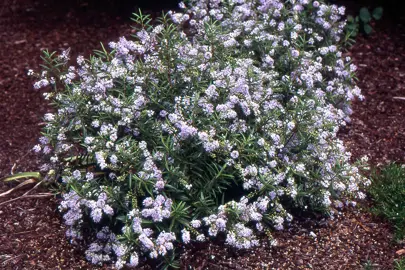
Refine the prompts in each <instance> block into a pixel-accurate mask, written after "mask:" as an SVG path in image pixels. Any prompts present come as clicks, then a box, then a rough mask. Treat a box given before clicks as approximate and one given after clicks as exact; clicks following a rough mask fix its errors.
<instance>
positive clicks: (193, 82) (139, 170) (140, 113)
mask: <svg viewBox="0 0 405 270" xmlns="http://www.w3.org/2000/svg"><path fill="white" fill-rule="evenodd" d="M180 7H181V8H182V9H184V12H183V13H174V12H169V13H167V14H165V15H163V16H162V17H161V18H160V19H159V20H158V24H157V25H155V26H154V25H151V23H150V21H151V19H150V16H147V15H143V14H142V13H139V14H135V15H134V20H135V22H136V23H137V29H136V30H137V31H136V34H135V36H134V37H133V40H129V39H126V38H124V37H122V38H120V40H119V41H117V42H111V43H110V44H109V47H110V48H109V49H106V48H104V47H103V48H102V50H100V51H96V52H95V56H91V57H90V58H89V59H85V58H83V57H78V58H77V65H76V66H70V67H69V66H68V64H67V63H68V58H69V55H68V53H67V52H63V53H62V54H61V55H57V54H54V53H49V52H44V56H43V58H44V70H43V71H42V72H41V73H39V74H37V76H38V77H39V80H38V81H37V82H36V83H35V85H34V87H35V88H41V87H44V86H51V87H52V89H51V90H50V91H49V92H47V93H45V98H46V99H49V100H51V101H52V104H53V105H54V107H55V110H54V112H53V113H48V114H46V115H45V121H46V126H45V128H44V130H43V137H41V138H40V143H39V144H38V145H36V146H35V147H34V150H35V151H36V152H40V153H42V154H44V155H45V157H46V160H47V162H46V163H45V164H43V166H42V168H41V169H42V170H43V171H44V172H45V173H47V177H48V178H50V177H51V176H52V177H53V178H54V179H55V180H56V181H59V182H60V186H61V190H62V193H63V195H62V197H63V200H62V201H61V203H60V210H61V211H62V212H63V213H64V220H65V223H66V225H67V226H68V228H69V229H68V231H67V236H68V237H70V238H72V239H73V240H81V239H83V238H84V235H83V232H87V235H85V236H86V238H87V239H90V240H91V244H90V245H89V246H88V249H87V251H86V257H87V258H88V259H89V260H90V261H91V262H92V263H94V264H102V263H104V262H114V263H115V266H116V267H117V268H121V267H123V266H124V265H129V266H136V265H138V263H139V262H140V261H142V260H144V259H145V257H146V256H147V257H150V258H154V259H160V260H161V261H162V267H177V266H178V264H177V262H176V259H175V257H176V256H175V254H174V248H175V247H176V246H178V245H179V244H187V243H190V241H208V240H210V239H212V238H214V237H216V236H218V235H219V234H221V235H223V236H224V237H225V239H226V240H225V241H226V244H227V245H229V246H231V247H234V248H237V249H246V248H251V247H254V246H257V245H259V241H258V240H257V238H256V235H257V234H258V233H261V232H264V231H268V229H270V228H271V229H275V230H281V229H283V227H284V226H285V224H286V223H288V222H290V221H291V219H292V218H293V217H292V215H291V212H292V210H296V209H299V210H301V211H321V212H323V213H327V212H328V211H329V210H330V209H331V207H343V206H344V205H351V204H353V203H354V202H353V199H361V198H364V196H365V194H364V193H362V192H361V191H360V189H361V187H362V186H363V185H366V184H368V181H367V179H365V178H364V177H363V176H361V175H360V173H359V169H358V167H356V166H354V165H352V164H350V162H349V160H350V153H348V152H346V151H345V148H344V146H343V142H342V141H341V140H339V139H338V138H337V132H338V130H339V127H341V126H342V125H345V124H346V121H347V120H348V117H349V115H350V112H351V109H350V101H351V100H353V99H355V98H360V99H362V97H363V96H362V95H361V92H360V89H359V88H358V87H357V86H355V78H356V77H355V70H356V66H355V65H353V64H352V62H351V59H350V57H344V56H343V54H342V51H341V50H342V49H343V48H342V35H343V31H344V25H345V22H344V21H342V16H343V15H344V11H345V9H344V8H343V7H337V6H335V5H332V6H329V5H326V4H324V3H323V2H322V1H310V0H299V1H295V0H290V1H278V0H271V1H266V0H263V1H250V0H238V1H228V0H223V1H220V0H210V1H206V0H200V1H190V8H187V7H186V6H185V5H184V4H183V3H181V4H180ZM185 30H186V31H185ZM185 32H187V34H186V33H185ZM89 232H92V233H89ZM269 235H270V231H269Z"/></svg>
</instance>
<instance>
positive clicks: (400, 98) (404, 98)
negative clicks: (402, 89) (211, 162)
mask: <svg viewBox="0 0 405 270" xmlns="http://www.w3.org/2000/svg"><path fill="white" fill-rule="evenodd" d="M392 98H393V99H399V100H405V97H392Z"/></svg>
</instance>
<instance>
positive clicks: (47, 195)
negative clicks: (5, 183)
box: [0, 180, 53, 206]
mask: <svg viewBox="0 0 405 270" xmlns="http://www.w3.org/2000/svg"><path fill="white" fill-rule="evenodd" d="M42 181H43V180H42ZM42 181H40V182H38V183H37V184H36V185H35V186H34V187H33V188H31V189H30V190H28V191H27V192H25V193H24V194H23V195H21V196H20V197H17V198H14V199H10V200H8V201H5V202H2V203H0V206H2V205H3V204H6V203H10V202H14V201H16V200H19V199H30V198H43V197H49V196H53V194H52V193H39V194H36V195H29V193H30V192H31V191H33V190H34V189H36V188H37V187H38V186H39V185H40V184H41V183H42Z"/></svg>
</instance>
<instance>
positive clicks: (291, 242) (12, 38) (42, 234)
mask: <svg viewBox="0 0 405 270" xmlns="http://www.w3.org/2000/svg"><path fill="white" fill-rule="evenodd" d="M94 1H95V0H92V1H87V5H83V2H85V1H79V0H77V1H76V3H75V4H74V5H73V6H74V8H72V6H68V5H67V4H66V3H65V4H57V3H58V1H56V0H43V1H37V2H34V1H31V0H19V1H16V0H14V1H13V0H10V1H7V2H10V3H11V4H10V5H8V6H6V4H5V3H6V2H3V5H1V4H0V14H1V16H0V116H1V118H0V138H1V140H0V177H1V176H4V175H7V174H9V173H10V171H11V168H12V167H13V165H14V164H16V165H15V167H14V171H15V172H19V171H27V170H37V166H38V163H39V160H38V158H37V157H36V156H35V155H34V154H32V153H31V152H30V149H31V148H32V147H33V145H35V144H36V143H37V139H38V137H39V135H40V125H39V124H40V123H41V118H42V116H43V114H44V113H45V112H46V111H47V109H48V106H47V105H46V103H45V102H44V100H43V99H42V97H41V93H40V92H38V91H34V90H33V88H32V81H31V80H30V79H29V78H28V77H27V76H26V72H27V70H28V69H29V68H33V69H36V70H38V68H39V63H40V58H39V55H40V52H41V50H42V49H44V48H48V49H49V50H50V51H54V50H56V51H60V50H62V49H66V48H68V47H71V48H72V52H73V56H75V55H78V54H84V55H88V54H89V53H91V51H90V49H94V48H98V47H99V42H100V41H102V42H104V43H106V42H108V41H111V40H114V39H117V38H118V37H119V36H122V35H129V34H130V33H131V29H130V24H131V22H130V21H129V19H127V16H122V14H123V13H122V12H124V13H125V12H128V9H127V8H125V11H122V10H121V11H120V9H119V8H118V9H117V10H115V11H114V9H113V7H112V8H111V9H107V10H94V9H92V7H93V5H94V3H93V2H94ZM103 1H108V0H103ZM61 2H62V1H59V3H61ZM63 2H68V1H63ZM55 5H56V6H55ZM107 11H114V12H109V13H108V12H107ZM404 21H405V20H404V19H403V18H402V19H401V20H399V22H398V21H396V23H395V24H392V23H391V22H390V21H388V20H386V21H383V22H382V23H381V24H378V25H377V26H376V27H375V28H376V29H377V32H376V33H375V34H374V35H372V36H371V37H368V38H364V37H359V39H358V42H357V43H356V45H355V46H354V47H353V48H352V49H351V50H350V52H349V55H351V56H352V57H353V59H354V62H355V63H356V64H357V65H358V67H359V70H358V77H359V86H360V87H361V88H362V90H363V94H364V95H365V97H366V100H365V101H364V102H355V103H354V104H353V110H354V114H353V116H352V123H351V124H350V125H349V126H348V127H347V128H345V129H343V130H342V132H341V134H340V136H341V138H342V139H343V140H344V141H345V142H346V145H347V147H348V149H349V150H351V151H352V152H353V159H356V158H358V157H361V156H362V155H364V154H368V155H369V156H370V158H371V161H372V163H373V164H377V163H385V162H387V161H390V160H391V161H399V162H403V161H404V159H405V130H404V129H405V118H404V117H403V114H402V110H403V107H404V106H405V99H401V98H405V83H404V79H405V48H404V44H405V43H404V36H405V31H404V28H403V25H402V24H403V23H404ZM10 187H11V185H8V184H4V183H0V193H1V192H4V191H5V190H7V189H8V188H10ZM23 192H24V191H18V192H16V193H15V194H14V193H13V194H12V196H13V197H15V196H18V195H21V194H22V193H23ZM9 198H10V197H7V198H2V201H4V200H6V199H9ZM363 207H364V208H367V203H365V204H364V205H363ZM56 209H57V202H56V199H26V200H17V201H14V202H12V203H9V204H7V205H3V206H0V221H1V222H0V241H1V243H2V245H0V269H13V270H15V269H97V267H95V266H93V265H90V264H89V263H87V262H86V261H85V258H84V256H83V253H82V251H81V250H78V249H76V248H74V246H72V245H70V244H69V243H68V241H67V240H66V238H65V236H64V231H65V228H64V226H63V225H62V222H61V219H60V216H59V214H58V213H57V210H56ZM311 232H313V233H315V235H316V238H314V237H312V236H311V235H310V233H311ZM274 236H275V238H276V239H277V240H278V243H279V245H278V246H277V247H274V248H270V247H269V243H267V242H266V239H265V238H263V239H262V241H263V247H261V248H258V249H254V250H251V251H246V252H234V251H232V250H230V249H228V248H225V247H224V246H223V245H221V244H220V243H211V244H201V245H196V246H190V247H188V248H187V249H186V250H185V251H184V253H183V255H182V257H181V261H182V269H190V267H195V268H196V269H272V268H275V269H361V268H362V267H361V266H362V265H363V264H364V263H365V262H366V261H368V260H369V261H372V262H373V263H375V264H376V269H390V268H391V265H392V260H393V259H394V256H395V250H396V249H397V248H398V247H397V246H395V245H394V244H392V234H391V229H390V227H389V226H388V225H387V224H385V223H384V222H382V221H380V220H377V219H375V218H373V217H372V216H371V215H370V214H368V213H367V212H366V211H363V210H356V209H348V210H346V211H345V212H344V213H343V214H341V215H338V216H337V217H336V218H335V219H334V220H321V221H319V222H317V223H315V222H314V221H313V220H301V221H296V222H294V223H293V224H292V226H291V227H289V228H287V229H286V230H285V231H282V232H276V233H275V234H274ZM103 268H104V269H108V267H103Z"/></svg>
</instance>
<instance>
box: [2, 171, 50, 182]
mask: <svg viewBox="0 0 405 270" xmlns="http://www.w3.org/2000/svg"><path fill="white" fill-rule="evenodd" d="M24 178H35V179H41V178H42V177H41V174H40V173H39V172H24V173H17V174H13V175H10V176H6V177H3V178H1V179H0V181H4V182H10V181H15V180H20V179H24Z"/></svg>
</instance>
